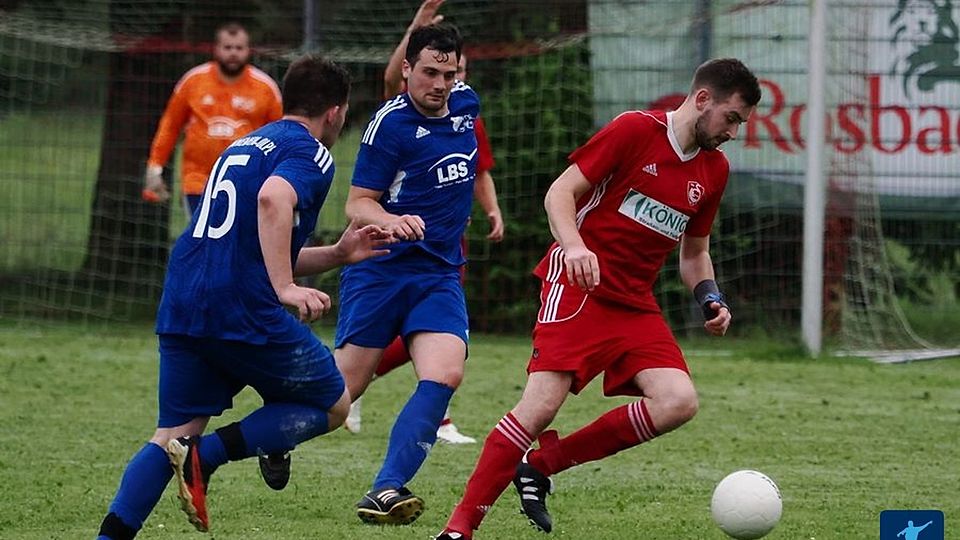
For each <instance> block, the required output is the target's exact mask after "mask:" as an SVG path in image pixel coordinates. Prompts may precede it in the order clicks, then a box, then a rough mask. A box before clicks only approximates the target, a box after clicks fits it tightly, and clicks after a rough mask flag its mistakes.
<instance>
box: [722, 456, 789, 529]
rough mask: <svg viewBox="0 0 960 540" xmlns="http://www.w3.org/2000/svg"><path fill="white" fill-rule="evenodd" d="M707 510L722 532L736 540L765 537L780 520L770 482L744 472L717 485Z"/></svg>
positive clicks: (779, 506)
mask: <svg viewBox="0 0 960 540" xmlns="http://www.w3.org/2000/svg"><path fill="white" fill-rule="evenodd" d="M710 511H711V512H712V513H713V520H714V521H716V522H717V525H719V526H720V528H721V529H722V530H723V532H725V533H727V534H728V535H729V536H732V537H733V538H736V539H737V540H753V539H755V538H761V537H763V536H766V534H767V533H768V532H770V531H771V530H772V529H773V527H774V526H776V524H777V522H778V521H780V513H781V512H782V511H783V501H782V499H781V498H780V490H779V489H778V488H777V485H776V484H774V483H773V480H771V479H769V478H768V477H767V476H766V475H764V474H762V473H759V472H757V471H750V470H744V471H737V472H735V473H731V474H729V475H727V477H726V478H724V479H723V480H721V481H720V483H719V484H717V489H715V490H714V491H713V500H712V501H711V502H710Z"/></svg>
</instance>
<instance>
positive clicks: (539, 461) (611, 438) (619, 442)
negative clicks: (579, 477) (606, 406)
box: [527, 400, 659, 476]
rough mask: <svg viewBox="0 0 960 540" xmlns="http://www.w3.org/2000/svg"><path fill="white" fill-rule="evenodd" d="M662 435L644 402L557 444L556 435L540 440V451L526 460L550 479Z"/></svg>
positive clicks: (611, 414)
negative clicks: (559, 473) (658, 431)
mask: <svg viewBox="0 0 960 540" xmlns="http://www.w3.org/2000/svg"><path fill="white" fill-rule="evenodd" d="M657 435H659V433H657V430H656V428H654V427H653V422H652V421H651V420H650V414H649V413H648V412H647V406H646V405H645V404H644V401H643V400H640V401H636V402H634V403H630V404H628V405H624V406H622V407H617V408H616V409H613V410H612V411H609V412H607V413H606V414H604V415H603V416H601V417H600V418H597V419H596V420H594V421H593V422H592V423H590V424H589V425H587V426H584V427H582V428H580V429H579V430H578V431H576V432H574V433H571V434H570V435H567V436H566V437H564V438H562V439H559V440H557V437H556V434H555V432H553V433H551V432H546V433H544V434H543V435H542V436H541V437H540V448H539V449H537V450H533V451H532V452H530V454H529V455H528V456H527V461H528V462H529V463H530V464H531V465H533V466H534V468H536V469H537V470H538V471H540V472H542V473H543V474H545V475H547V476H550V475H553V474H556V473H558V472H560V471H565V470H567V469H569V468H570V467H573V466H574V465H579V464H581V463H587V462H589V461H596V460H598V459H603V458H605V457H607V456H612V455H613V454H616V453H617V452H620V451H621V450H626V449H627V448H631V447H634V446H636V445H638V444H640V443H644V442H646V441H649V440H650V439H652V438H654V437H656V436H657Z"/></svg>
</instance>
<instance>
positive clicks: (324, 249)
mask: <svg viewBox="0 0 960 540" xmlns="http://www.w3.org/2000/svg"><path fill="white" fill-rule="evenodd" d="M343 262H344V256H343V253H341V252H340V250H339V249H338V248H337V246H317V247H308V248H303V249H301V250H300V255H299V256H298V257H297V266H296V267H295V268H294V269H293V275H294V276H297V277H300V276H310V275H313V274H322V273H323V272H326V271H327V270H331V269H333V268H336V267H338V266H341V265H343Z"/></svg>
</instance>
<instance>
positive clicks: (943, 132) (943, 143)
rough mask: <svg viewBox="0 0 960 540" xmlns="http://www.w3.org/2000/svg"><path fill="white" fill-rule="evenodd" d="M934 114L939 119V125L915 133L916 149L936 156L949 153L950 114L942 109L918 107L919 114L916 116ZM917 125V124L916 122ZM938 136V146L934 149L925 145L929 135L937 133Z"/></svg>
mask: <svg viewBox="0 0 960 540" xmlns="http://www.w3.org/2000/svg"><path fill="white" fill-rule="evenodd" d="M928 111H930V112H935V113H937V116H938V117H939V118H940V125H938V126H932V127H927V128H923V129H921V130H920V132H919V133H917V148H918V149H920V151H921V152H923V153H924V154H936V153H937V152H941V153H944V154H949V153H950V114H949V113H947V110H946V109H944V108H943V107H920V112H919V114H918V115H917V116H918V118H917V119H918V120H919V117H922V116H923V113H925V112H928ZM918 123H919V122H918ZM937 132H939V134H940V144H939V146H936V147H931V146H930V145H929V144H927V140H928V139H927V137H928V136H929V135H930V134H933V133H937Z"/></svg>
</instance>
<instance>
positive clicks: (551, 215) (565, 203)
mask: <svg viewBox="0 0 960 540" xmlns="http://www.w3.org/2000/svg"><path fill="white" fill-rule="evenodd" d="M543 207H544V208H545V209H546V211H547V221H548V222H549V223H550V232H551V233H552V234H553V238H554V239H556V241H557V243H559V244H560V247H561V248H562V249H563V250H564V251H566V250H568V249H570V248H571V247H579V246H583V245H584V242H583V237H582V236H580V230H579V229H578V228H577V200H576V198H575V196H574V194H573V193H571V192H569V191H567V190H563V189H556V185H554V186H551V188H550V189H549V190H548V191H547V196H546V197H545V198H544V200H543Z"/></svg>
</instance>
